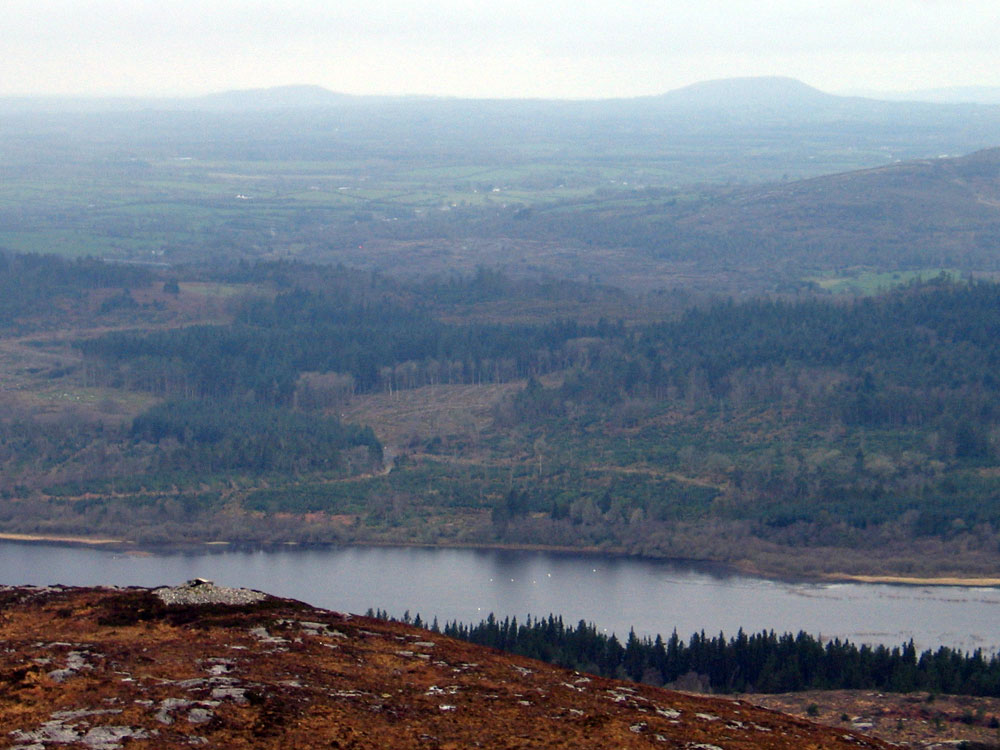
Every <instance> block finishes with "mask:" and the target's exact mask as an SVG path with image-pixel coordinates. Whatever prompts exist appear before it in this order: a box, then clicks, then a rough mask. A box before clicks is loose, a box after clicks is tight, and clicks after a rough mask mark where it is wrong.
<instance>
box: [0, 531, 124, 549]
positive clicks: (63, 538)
mask: <svg viewBox="0 0 1000 750" xmlns="http://www.w3.org/2000/svg"><path fill="white" fill-rule="evenodd" d="M0 541H6V542H46V543H49V544H84V545H88V546H89V545H93V546H107V545H117V544H122V545H126V544H131V542H127V541H126V540H124V539H109V538H104V537H93V536H70V535H61V534H8V533H0Z"/></svg>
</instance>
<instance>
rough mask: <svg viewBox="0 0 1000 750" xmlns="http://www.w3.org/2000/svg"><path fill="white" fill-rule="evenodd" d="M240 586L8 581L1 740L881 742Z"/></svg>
mask: <svg viewBox="0 0 1000 750" xmlns="http://www.w3.org/2000/svg"><path fill="white" fill-rule="evenodd" d="M198 588H199V589H200V591H198V592H195V594H194V596H195V598H200V599H202V600H211V599H212V598H213V596H212V595H211V594H212V593H213V591H212V587H208V588H203V587H198ZM161 593H162V592H161ZM185 593H186V592H185V591H183V590H181V591H175V592H174V596H175V597H177V596H181V595H184V594H185ZM188 593H189V592H188ZM223 593H226V592H223ZM228 593H229V595H232V594H233V593H234V592H232V591H230V592H228ZM205 594H208V595H205ZM167 598H168V600H169V597H167ZM248 598H252V597H245V596H244V594H243V593H241V592H236V599H235V601H243V602H245V603H239V604H212V603H203V604H190V603H174V604H169V605H168V604H166V603H165V602H164V600H163V598H161V597H160V596H158V595H157V594H156V593H154V592H152V591H150V590H147V589H127V590H122V589H63V588H45V589H27V588H4V589H0V603H2V609H0V641H2V643H3V649H0V738H2V739H0V744H2V743H5V744H4V746H6V747H20V748H33V749H37V748H50V747H90V748H106V749H108V750H110V749H111V748H117V747H123V746H127V747H129V748H142V747H149V748H153V747H155V748H179V747H191V746H193V745H199V744H205V745H207V746H210V747H225V748H244V747H246V748H249V747H253V748H271V747H273V748H297V749H300V750H304V749H307V748H320V747H322V748H348V747H351V748H386V747H391V748H407V747H427V748H460V747H490V748H515V747H517V748H531V747H574V748H606V747H615V748H640V747H641V748H648V747H663V748H690V749H692V750H693V749H694V748H701V749H702V750H714V749H715V748H725V750H739V749H741V748H789V750H791V749H792V748H794V749H795V750H807V749H808V748H816V749H818V748H824V750H835V749H836V748H848V747H850V748H855V749H857V748H873V749H874V748H886V747H889V746H888V745H886V744H884V743H882V742H880V741H877V740H873V739H870V738H866V737H864V736H861V735H857V734H854V733H853V732H848V731H845V730H842V729H831V728H826V727H820V726H817V725H814V724H811V723H809V722H806V721H803V720H799V719H794V718H791V717H788V716H784V715H782V714H778V713H774V712H770V711H766V710H763V709H760V708H756V707H753V706H751V705H749V704H747V703H742V702H739V701H731V700H719V699H712V698H701V697H692V696H688V695H683V694H679V693H673V692H668V691H665V690H660V689H655V688H649V687H644V686H639V685H632V684H628V683H622V682H616V681H610V680H604V679H600V678H597V677H589V676H585V675H582V674H579V673H574V672H569V671H565V670H561V669H558V668H555V667H550V666H547V665H544V664H541V663H538V662H533V661H529V660H525V659H519V658H516V657H511V656H507V655H504V654H501V653H499V652H496V651H492V650H487V649H483V648H481V647H475V646H471V645H468V644H464V643H460V642H457V641H453V640H451V639H448V638H444V637H441V636H439V635H436V634H431V633H428V632H427V631H421V630H416V629H414V628H412V627H408V626H405V625H401V624H398V623H386V622H382V621H378V620H372V619H368V618H363V617H353V616H350V615H344V614H339V613H335V612H328V611H324V610H317V609H313V608H311V607H309V606H307V605H304V604H301V603H299V602H294V601H289V600H282V599H276V598H273V597H265V598H263V599H262V600H260V601H257V602H246V599H248ZM181 601H183V599H181Z"/></svg>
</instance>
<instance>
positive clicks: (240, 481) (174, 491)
mask: <svg viewBox="0 0 1000 750" xmlns="http://www.w3.org/2000/svg"><path fill="white" fill-rule="evenodd" d="M3 259H4V262H3V265H2V267H0V284H3V285H5V286H6V287H7V288H10V289H11V290H15V293H12V294H11V295H10V296H9V297H6V298H5V300H4V304H5V305H6V314H5V316H4V326H5V330H6V331H7V333H6V334H5V338H3V346H2V347H0V366H4V367H6V368H7V371H8V372H9V374H10V380H9V382H10V383H11V386H12V387H11V388H9V389H8V390H7V391H5V396H4V402H3V403H4V407H3V410H2V413H0V422H2V424H3V432H2V433H0V466H2V467H3V471H2V473H0V523H2V524H3V526H4V528H5V529H6V530H8V531H17V532H21V533H28V532H30V533H57V532H58V533H70V532H72V533H87V532H89V533H95V532H99V533H102V534H106V535H110V536H116V535H118V536H120V537H121V538H122V539H129V540H132V541H140V542H143V541H145V542H153V541H157V542H162V541H168V540H170V539H173V541H175V542H181V541H197V540H205V539H206V538H208V537H211V538H212V539H215V538H220V539H222V540H228V541H233V542H239V543H265V542H280V541H311V542H351V541H357V542H392V543H412V542H419V543H429V544H502V545H523V546H532V545H536V546H547V547H552V546H555V547H565V548H588V549H595V550H602V551H606V552H615V553H626V554H640V555H649V556H654V557H675V558H692V559H711V560H718V561H723V562H728V563H732V564H737V565H742V566H748V567H753V568H757V569H769V570H775V571H782V572H785V573H792V574H803V575H820V574H826V573H845V572H847V573H850V572H873V570H874V571H876V572H893V573H896V574H910V575H916V574H920V573H924V572H927V571H929V570H931V569H933V568H934V566H940V565H941V564H944V565H946V566H949V567H947V570H950V571H953V572H964V573H970V572H971V573H978V574H980V575H987V574H989V572H990V571H992V569H993V561H994V559H995V554H996V550H997V549H998V545H1000V481H998V477H1000V469H998V468H997V467H998V466H1000V422H998V419H1000V413H998V408H997V405H996V404H997V398H996V395H997V390H998V388H1000V381H998V378H997V375H996V372H997V367H996V365H997V361H998V358H1000V352H998V350H997V344H996V342H997V340H998V337H997V335H996V333H997V331H998V330H1000V285H998V284H996V283H994V282H992V281H989V280H985V279H971V280H970V279H959V278H957V277H955V276H950V275H946V274H938V275H935V276H931V277H928V278H926V279H923V280H921V279H920V278H919V277H917V278H912V277H909V278H908V279H906V280H903V281H900V282H899V283H898V284H897V285H896V286H895V287H891V288H886V289H884V290H882V291H879V292H878V293H876V294H871V295H833V294H829V293H826V294H822V293H815V292H813V293H802V292H795V293H788V294H774V295H769V296H764V297H755V298H752V299H748V300H733V299H730V298H727V297H721V298H719V297H716V298H712V297H710V296H694V295H690V294H677V295H653V296H651V297H648V298H641V299H640V298H636V297H634V296H632V297H630V296H628V295H624V294H623V293H622V292H620V291H617V290H614V289H612V288H609V287H604V286H601V285H597V284H594V283H579V282H569V281H552V280H532V279H524V278H518V277H514V276H510V275H508V274H505V273H503V272H500V271H496V270H489V269H485V268H483V269H479V270H478V271H477V272H476V273H475V274H472V275H468V276H461V275H452V276H448V277H436V278H433V277H432V278H426V279H421V280H416V281H408V280H402V279H396V278H392V277H387V276H383V275H381V274H372V273H369V272H358V271H354V270H350V269H347V268H344V267H338V266H317V265H312V264H304V263H298V262H287V261H280V262H257V263H246V262H243V263H239V264H233V265H229V266H220V267H213V268H206V267H203V266H201V267H198V266H196V267H191V268H171V269H163V268H158V267H137V266H134V265H128V264H124V265H123V264H109V263H102V262H100V261H93V260H91V261H87V260H64V259H60V258H56V257H52V256H20V255H4V256H3ZM31 363H34V364H31ZM29 365H30V366H29ZM279 519H280V520H279ZM831 550H832V551H833V552H832V553H831ZM875 550H878V552H879V554H878V555H877V556H876V555H873V552H874V551H875Z"/></svg>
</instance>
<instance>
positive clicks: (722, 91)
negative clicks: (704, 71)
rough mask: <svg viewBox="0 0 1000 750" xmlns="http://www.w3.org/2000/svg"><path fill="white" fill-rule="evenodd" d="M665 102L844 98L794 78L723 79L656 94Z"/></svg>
mask: <svg viewBox="0 0 1000 750" xmlns="http://www.w3.org/2000/svg"><path fill="white" fill-rule="evenodd" d="M655 98H657V99H659V100H660V102H661V103H665V104H670V105H673V106H681V107H698V108H713V109H729V108H737V109H740V108H758V107H760V108H772V107H789V106H795V107H802V106H810V107H815V106H824V105H829V104H831V103H833V102H836V101H838V100H841V99H843V97H839V96H834V95H833V94H827V93H824V92H823V91H820V90H819V89H815V88H813V87H812V86H809V85H807V84H805V83H802V82H801V81H798V80H796V79H794V78H784V77H779V76H772V77H760V78H723V79H720V80H715V81H703V82H701V83H695V84H692V85H690V86H685V87H683V88H679V89H674V90H673V91H668V92H667V93H666V94H662V95H660V96H659V97H655Z"/></svg>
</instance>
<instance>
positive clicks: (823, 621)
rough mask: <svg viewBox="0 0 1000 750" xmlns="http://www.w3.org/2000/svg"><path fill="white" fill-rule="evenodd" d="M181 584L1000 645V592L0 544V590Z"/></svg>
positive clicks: (461, 608) (381, 554)
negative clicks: (200, 581)
mask: <svg viewBox="0 0 1000 750" xmlns="http://www.w3.org/2000/svg"><path fill="white" fill-rule="evenodd" d="M194 577H203V578H209V579H211V580H213V581H215V582H216V583H218V584H219V585H225V586H244V587H248V588H254V589H259V590H262V591H267V592H268V593H272V594H275V595H278V596H285V597H291V598H294V599H300V600H302V601H306V602H308V603H310V604H314V605H316V606H320V607H324V608H327V609H334V610H339V611H344V612H354V613H358V614H363V613H364V612H365V611H366V610H367V609H368V608H372V609H378V608H381V609H384V610H387V611H388V612H389V613H390V614H391V615H396V616H401V615H402V614H403V613H404V612H405V611H407V610H408V611H409V612H410V614H411V615H413V614H416V613H420V615H421V616H422V617H423V618H424V619H425V620H428V621H429V620H431V619H432V618H433V617H435V616H436V617H437V618H438V619H439V620H440V622H441V623H442V624H443V623H444V622H445V621H446V620H459V621H462V622H478V621H479V620H481V619H483V618H484V617H486V615H487V614H489V613H490V612H493V613H495V614H496V615H497V616H499V617H501V618H502V617H504V616H508V615H510V616H515V617H517V618H518V619H519V620H520V619H523V618H524V616H525V615H527V614H531V615H532V616H541V615H548V614H549V613H550V612H551V613H554V614H557V615H562V616H563V618H564V620H565V621H566V622H568V623H574V624H575V623H576V622H577V621H579V620H581V619H585V620H587V621H588V622H593V623H595V624H596V625H597V626H598V627H599V628H600V629H602V630H607V631H609V632H612V631H613V632H615V633H617V634H618V635H619V637H622V636H625V635H627V634H628V631H629V628H631V627H634V628H635V630H636V632H637V633H639V634H640V635H655V634H656V633H661V634H663V635H664V636H667V635H669V634H670V632H671V631H672V630H674V629H675V628H676V629H677V632H678V634H679V635H680V636H681V637H682V638H685V639H686V638H687V637H688V636H689V635H690V634H691V633H694V632H696V631H700V630H704V631H706V633H708V634H710V635H714V634H717V633H718V632H719V631H724V632H725V633H726V634H727V635H730V634H734V633H735V632H736V631H737V630H738V629H739V628H741V627H742V628H743V629H744V630H746V631H748V632H753V631H759V630H762V629H768V630H770V629H774V630H776V631H778V632H779V633H780V632H784V631H793V632H797V631H799V630H805V631H807V632H809V633H811V634H813V635H817V636H823V637H825V638H826V637H829V638H833V637H839V638H848V639H850V640H852V641H854V642H857V643H885V644H888V645H897V644H900V643H903V642H904V641H907V640H909V639H910V638H912V639H913V640H914V641H915V642H916V644H917V647H918V648H921V649H922V648H936V647H937V646H939V645H947V646H952V647H956V648H962V649H966V650H968V649H973V648H983V649H984V650H985V651H988V652H992V651H995V650H997V649H998V648H1000V590H998V589H992V588H961V587H950V586H933V587H932V586H897V585H886V584H864V583H836V584H827V583H819V584H818V583H799V582H785V581H775V580H769V579H762V578H754V577H750V576H745V575H739V574H734V573H731V572H727V571H725V570H723V569H720V568H715V567H711V566H699V565H694V564H679V563H673V562H664V561H654V560H640V559H635V558H608V557H602V556H599V555H589V554H561V553H552V552H524V551H507V550H470V549H424V548H406V547H333V548H297V547H292V548H288V549H280V550H273V549H272V550H259V551H245V550H231V549H222V550H214V549H213V550H205V551H198V552H162V553H161V552H153V553H150V552H142V553H121V552H114V551H110V550H103V549H95V548H85V547H72V546H60V545H54V544H34V543H20V542H0V584H9V585H15V584H35V585H46V584H56V583H62V584H67V585H76V586H92V585H101V584H105V585H138V586H159V585H175V584H177V583H181V582H183V581H185V580H187V579H190V578H194Z"/></svg>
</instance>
